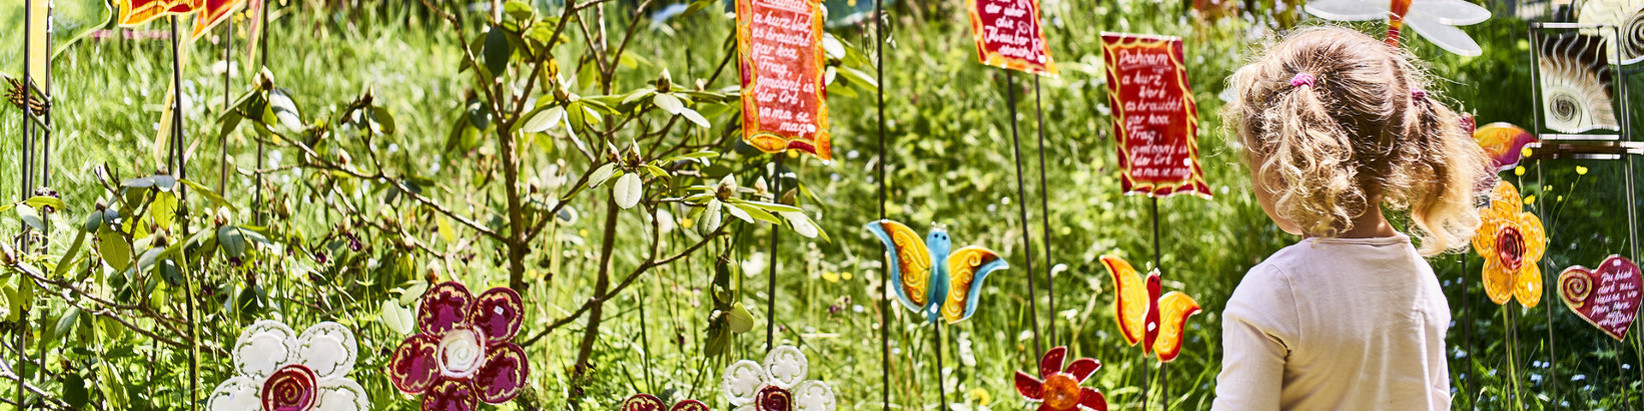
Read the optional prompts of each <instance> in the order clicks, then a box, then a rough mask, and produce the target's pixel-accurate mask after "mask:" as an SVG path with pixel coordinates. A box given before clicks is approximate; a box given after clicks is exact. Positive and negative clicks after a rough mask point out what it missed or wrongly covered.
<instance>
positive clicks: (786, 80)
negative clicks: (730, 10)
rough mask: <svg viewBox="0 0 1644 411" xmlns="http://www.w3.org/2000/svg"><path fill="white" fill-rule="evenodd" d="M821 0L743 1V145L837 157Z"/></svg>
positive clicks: (739, 21) (739, 33) (739, 16)
mask: <svg viewBox="0 0 1644 411" xmlns="http://www.w3.org/2000/svg"><path fill="white" fill-rule="evenodd" d="M822 21H823V16H822V9H821V3H820V2H819V0H737V2H736V39H737V42H736V47H737V51H738V55H739V56H740V60H739V62H740V65H741V67H742V141H744V142H746V143H748V145H751V146H754V147H755V148H758V149H759V150H760V151H764V152H767V153H777V152H782V151H786V150H790V149H792V150H797V151H800V152H804V153H810V154H811V155H814V156H816V157H817V158H820V159H822V160H823V161H828V160H831V159H832V158H833V154H832V153H831V151H832V143H831V142H830V140H829V137H828V90H827V83H826V80H824V78H823V76H822V73H823V68H822V64H823V63H824V62H826V61H827V57H826V54H824V53H826V52H825V51H823V49H822Z"/></svg>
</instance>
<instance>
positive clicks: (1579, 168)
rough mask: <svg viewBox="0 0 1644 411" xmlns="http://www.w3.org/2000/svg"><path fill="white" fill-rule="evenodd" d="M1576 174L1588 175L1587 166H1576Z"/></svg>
mask: <svg viewBox="0 0 1644 411" xmlns="http://www.w3.org/2000/svg"><path fill="white" fill-rule="evenodd" d="M1576 175H1583V176H1584V175H1587V167H1582V166H1576Z"/></svg>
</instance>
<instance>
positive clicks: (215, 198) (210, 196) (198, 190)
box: [179, 180, 235, 211]
mask: <svg viewBox="0 0 1644 411" xmlns="http://www.w3.org/2000/svg"><path fill="white" fill-rule="evenodd" d="M179 181H182V182H183V184H187V185H188V186H189V187H190V188H193V189H194V193H195V194H199V195H203V196H205V197H206V199H207V200H211V204H214V205H216V206H218V207H228V209H229V210H230V211H235V208H234V203H232V202H229V201H228V199H226V198H223V196H222V195H219V194H217V192H216V191H211V189H210V188H206V186H204V185H202V184H200V183H196V182H194V181H193V180H179Z"/></svg>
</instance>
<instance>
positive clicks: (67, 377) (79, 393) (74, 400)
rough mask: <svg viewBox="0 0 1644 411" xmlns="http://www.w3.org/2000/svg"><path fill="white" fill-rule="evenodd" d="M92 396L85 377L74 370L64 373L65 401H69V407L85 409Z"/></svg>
mask: <svg viewBox="0 0 1644 411" xmlns="http://www.w3.org/2000/svg"><path fill="white" fill-rule="evenodd" d="M90 397H91V394H90V393H89V392H88V391H87V390H86V379H85V378H83V377H81V376H80V374H78V373H74V372H68V373H64V374H63V401H64V402H67V403H68V405H69V409H75V410H78V409H85V407H86V404H87V403H88V402H90ZM105 405H106V404H105Z"/></svg>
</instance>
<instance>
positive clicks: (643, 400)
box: [617, 394, 712, 411]
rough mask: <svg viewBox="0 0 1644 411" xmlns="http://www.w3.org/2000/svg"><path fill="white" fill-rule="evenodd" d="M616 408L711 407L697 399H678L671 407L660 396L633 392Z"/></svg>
mask: <svg viewBox="0 0 1644 411" xmlns="http://www.w3.org/2000/svg"><path fill="white" fill-rule="evenodd" d="M617 409H618V410H621V411H711V410H712V409H710V408H708V404H705V403H703V402H702V401H697V400H685V401H680V402H677V403H674V406H673V407H668V404H667V403H664V402H662V399H661V398H657V397H656V396H655V395H651V394H634V396H632V397H628V399H627V400H625V401H622V406H621V407H618V408H617Z"/></svg>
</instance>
